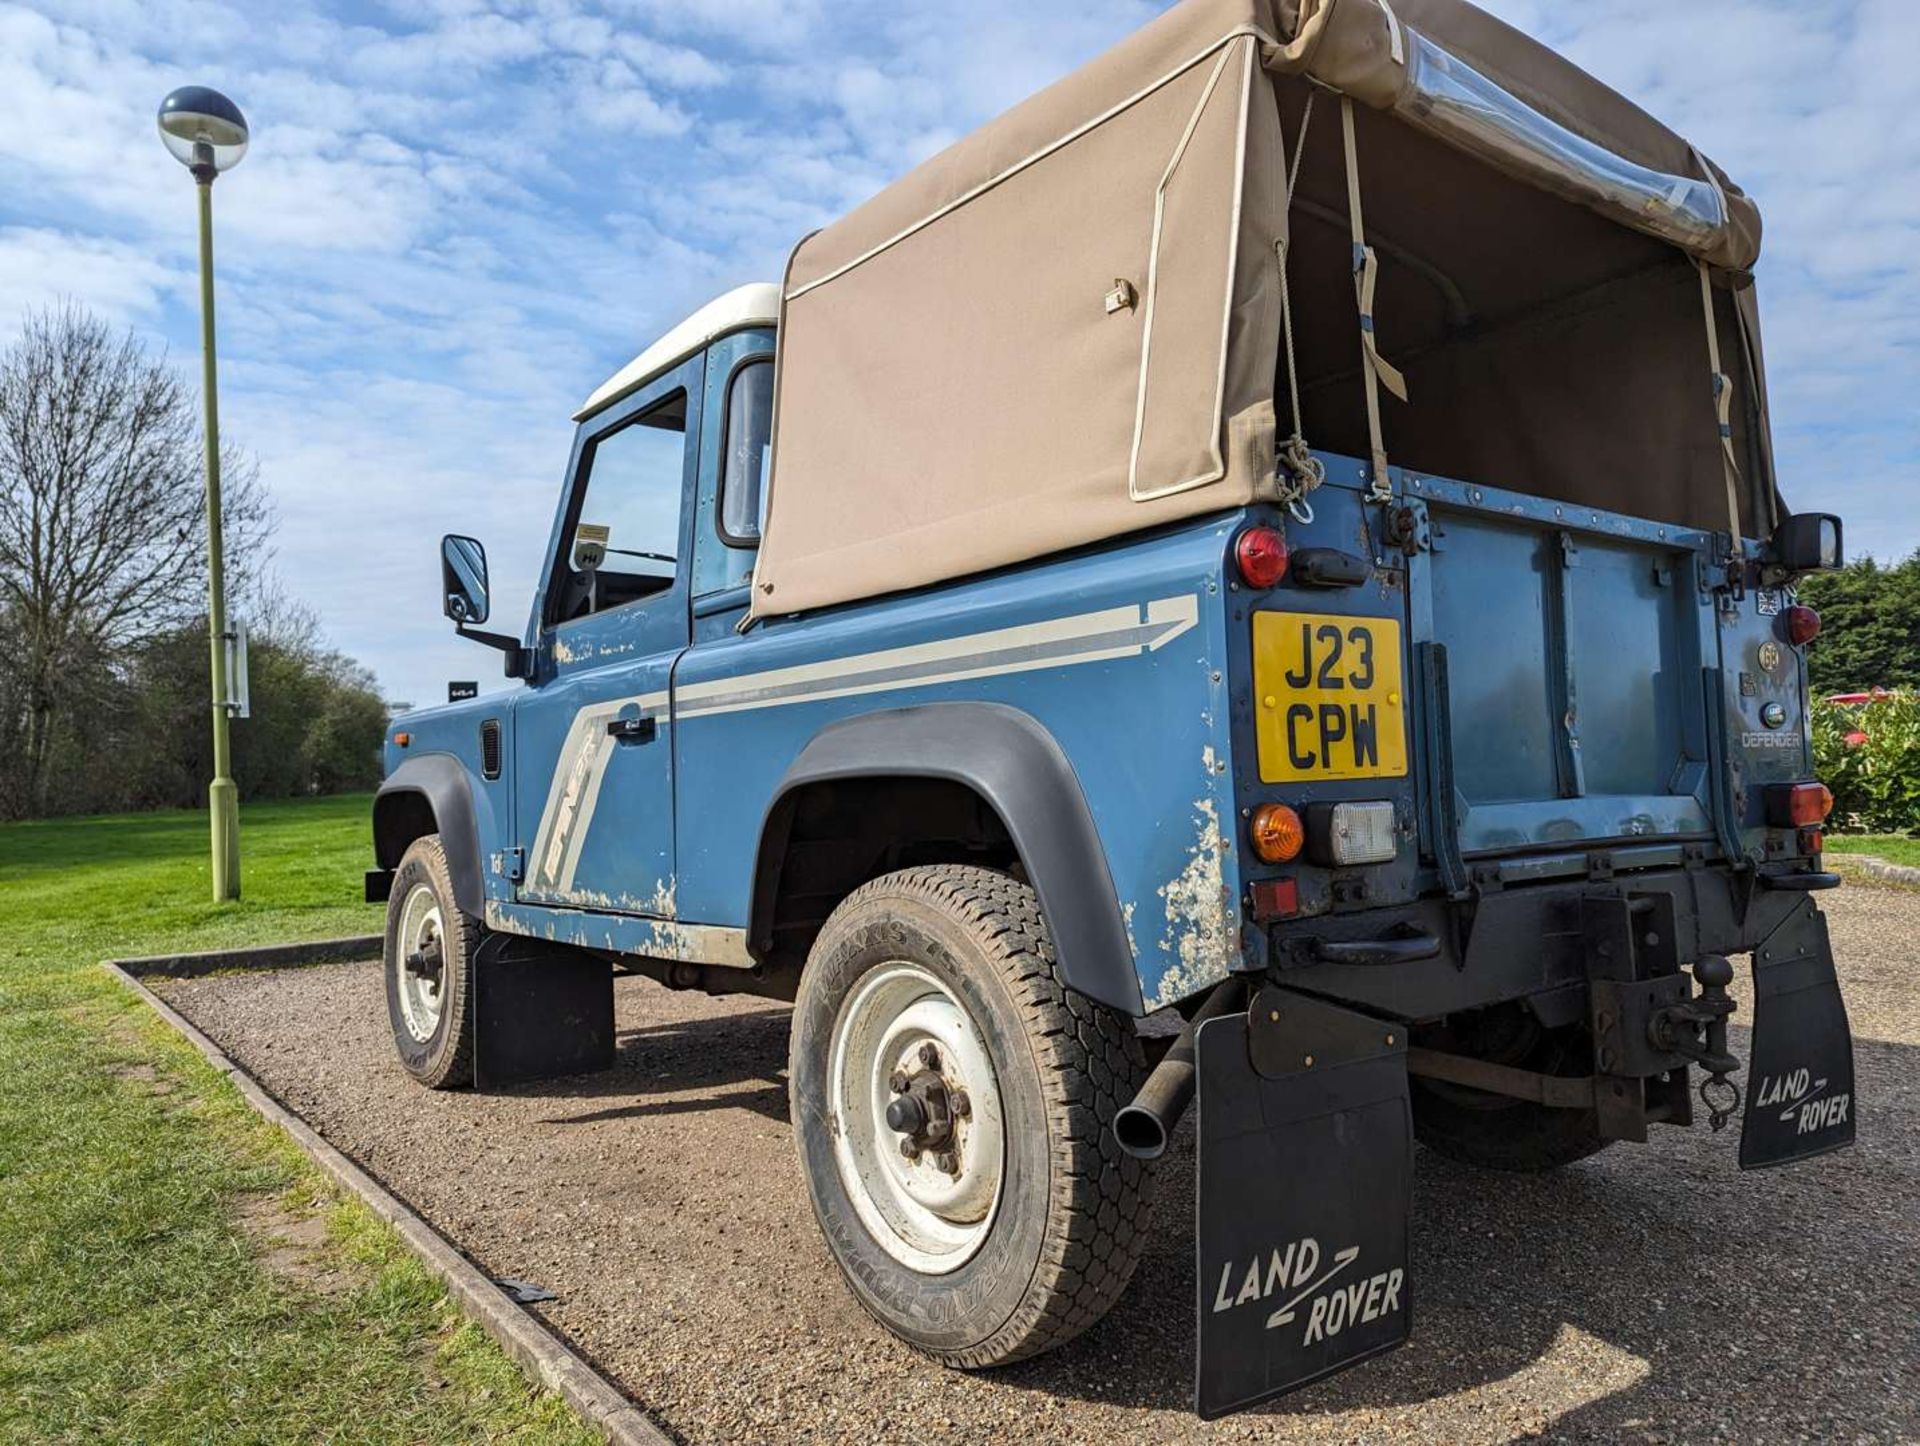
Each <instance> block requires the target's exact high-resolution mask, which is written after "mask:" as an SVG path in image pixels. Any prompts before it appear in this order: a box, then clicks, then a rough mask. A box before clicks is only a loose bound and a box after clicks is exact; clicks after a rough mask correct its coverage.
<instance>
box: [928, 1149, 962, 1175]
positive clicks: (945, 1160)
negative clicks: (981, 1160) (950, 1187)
mask: <svg viewBox="0 0 1920 1446" xmlns="http://www.w3.org/2000/svg"><path fill="white" fill-rule="evenodd" d="M933 1163H934V1164H936V1165H938V1166H939V1167H940V1168H941V1169H942V1170H944V1171H946V1172H947V1174H949V1175H958V1174H959V1173H960V1157H959V1156H958V1155H956V1154H954V1153H953V1151H951V1150H942V1151H941V1152H940V1153H939V1154H937V1155H935V1156H934V1157H933Z"/></svg>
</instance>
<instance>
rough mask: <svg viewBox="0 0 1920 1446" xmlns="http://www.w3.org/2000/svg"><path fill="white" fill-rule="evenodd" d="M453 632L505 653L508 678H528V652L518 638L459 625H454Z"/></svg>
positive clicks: (470, 640)
mask: <svg viewBox="0 0 1920 1446" xmlns="http://www.w3.org/2000/svg"><path fill="white" fill-rule="evenodd" d="M453 630H454V632H455V633H456V634H458V635H459V636H460V637H463V638H465V639H467V640H468V641H469V642H474V643H479V644H481V645H482V646H484V647H489V648H495V649H498V650H499V651H500V652H503V653H505V654H506V655H507V676H508V677H509V678H524V677H526V676H527V673H526V658H527V650H526V649H525V648H524V647H522V646H521V643H520V640H519V639H518V638H510V637H508V636H507V635H506V634H505V633H483V632H480V631H479V630H478V629H475V628H467V627H462V626H460V625H459V624H458V623H455V624H454V628H453Z"/></svg>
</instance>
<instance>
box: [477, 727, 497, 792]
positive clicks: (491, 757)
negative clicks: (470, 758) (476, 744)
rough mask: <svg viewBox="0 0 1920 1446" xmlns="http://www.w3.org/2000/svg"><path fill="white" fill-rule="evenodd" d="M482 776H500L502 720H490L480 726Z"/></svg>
mask: <svg viewBox="0 0 1920 1446" xmlns="http://www.w3.org/2000/svg"><path fill="white" fill-rule="evenodd" d="M480 775H481V777H483V778H498V777H499V776H500V720H499V719H498V718H489V719H487V721H486V722H484V723H482V724H481V725H480Z"/></svg>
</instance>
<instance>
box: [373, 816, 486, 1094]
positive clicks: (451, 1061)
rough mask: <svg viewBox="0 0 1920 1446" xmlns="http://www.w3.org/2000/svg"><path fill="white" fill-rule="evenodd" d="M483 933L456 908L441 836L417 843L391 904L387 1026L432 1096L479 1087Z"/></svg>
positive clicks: (398, 873) (397, 877)
mask: <svg viewBox="0 0 1920 1446" xmlns="http://www.w3.org/2000/svg"><path fill="white" fill-rule="evenodd" d="M485 932H486V931H485V929H484V928H483V927H482V926H481V923H480V921H479V920H478V919H474V918H471V917H469V916H468V915H466V914H462V913H461V912H460V908H459V906H458V905H457V904H455V903H454V900H453V874H452V872H451V871H450V870H449V869H448V867H447V855H446V851H445V850H444V849H443V848H442V847H441V846H440V836H439V835H438V834H428V835H427V836H426V837H424V838H419V839H415V840H414V841H413V843H412V844H411V845H410V846H409V847H408V849H407V852H406V854H405V855H404V856H403V857H402V858H401V860H400V867H399V868H397V869H395V870H394V873H393V890H392V892H391V893H390V894H389V896H388V899H387V938H386V948H385V951H384V952H385V965H386V976H387V1021H388V1023H389V1024H390V1025H391V1026H392V1029H393V1043H394V1049H395V1051H396V1052H397V1053H398V1054H399V1056H400V1063H401V1064H403V1065H405V1066H406V1068H407V1073H409V1074H411V1075H412V1076H413V1077H414V1078H415V1079H417V1080H419V1081H420V1082H421V1083H422V1084H424V1085H427V1086H429V1087H431V1088H433V1089H457V1088H458V1087H460V1086H461V1085H465V1084H471V1083H472V1082H473V1018H472V1008H473V954H474V950H475V949H477V948H478V947H479V944H480V940H481V938H482V936H483V935H484V934H485Z"/></svg>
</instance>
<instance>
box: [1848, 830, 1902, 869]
mask: <svg viewBox="0 0 1920 1446" xmlns="http://www.w3.org/2000/svg"><path fill="white" fill-rule="evenodd" d="M1826 850H1827V852H1828V853H1830V854H1872V855H1873V857H1875V858H1877V859H1885V860H1886V861H1887V862H1888V863H1890V864H1905V865H1906V866H1907V867H1908V868H1916V869H1920V839H1917V838H1908V837H1907V836H1906V835H1904V834H1897V833H1830V834H1828V835H1827V841H1826Z"/></svg>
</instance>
